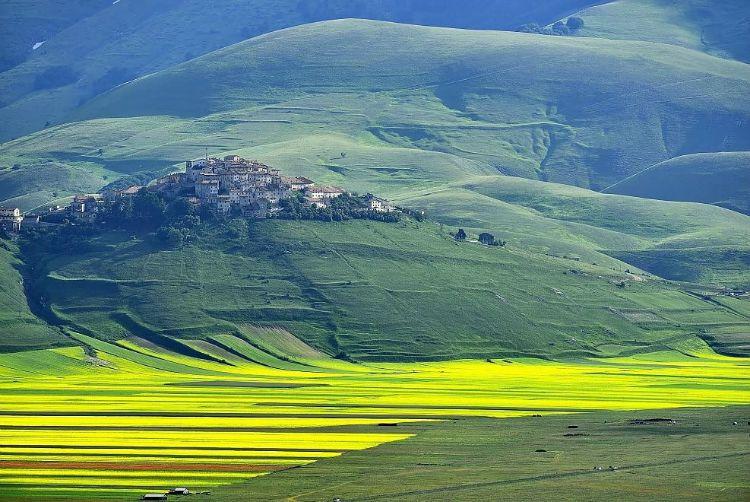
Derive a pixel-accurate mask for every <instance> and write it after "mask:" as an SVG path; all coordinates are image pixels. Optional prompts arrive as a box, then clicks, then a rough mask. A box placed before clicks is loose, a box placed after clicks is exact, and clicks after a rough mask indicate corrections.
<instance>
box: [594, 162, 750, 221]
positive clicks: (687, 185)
mask: <svg viewBox="0 0 750 502" xmlns="http://www.w3.org/2000/svg"><path fill="white" fill-rule="evenodd" d="M604 192H606V193H618V194H623V195H635V196H637V197H647V198H651V199H660V200H681V201H693V202H704V203H706V204H715V205H718V206H722V207H726V208H729V209H732V210H735V211H739V212H742V213H745V214H750V152H731V153H730V152H719V153H700V154H694V155H684V156H681V157H676V158H674V159H669V160H667V161H665V162H660V163H659V164H656V165H655V166H652V167H649V168H648V169H646V170H644V171H641V172H640V173H636V174H635V175H633V176H631V177H629V178H626V179H624V180H622V181H620V182H618V183H615V184H614V185H612V186H611V187H608V188H606V189H605V190H604Z"/></svg>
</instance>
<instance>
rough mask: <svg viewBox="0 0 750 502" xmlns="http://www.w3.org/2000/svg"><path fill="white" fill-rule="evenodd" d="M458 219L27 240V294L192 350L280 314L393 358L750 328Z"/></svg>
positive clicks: (649, 345)
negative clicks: (450, 224) (167, 243)
mask: <svg viewBox="0 0 750 502" xmlns="http://www.w3.org/2000/svg"><path fill="white" fill-rule="evenodd" d="M716 210H717V211H721V210H720V209H716ZM450 230H451V229H450V228H444V227H441V226H440V225H437V224H434V223H430V222H423V223H417V222H415V221H412V220H408V219H407V220H404V221H402V222H400V223H379V222H370V221H350V222H341V223H323V222H311V221H300V222H291V221H279V220H268V221H260V222H258V221H256V222H245V221H244V220H239V219H238V220H232V221H229V222H226V223H220V222H213V223H211V222H206V223H204V224H203V225H202V227H201V228H198V229H194V230H193V233H194V235H195V242H194V243H193V244H190V245H186V246H184V247H182V248H179V249H165V248H164V247H163V245H162V244H160V243H159V242H157V241H156V240H155V239H154V238H153V237H152V236H148V235H143V236H140V237H138V236H133V235H131V234H130V233H126V232H105V233H103V234H100V235H98V236H94V237H92V238H91V239H90V240H88V241H86V244H85V245H79V246H76V245H74V244H71V243H70V242H67V243H66V241H64V240H63V241H60V242H59V243H53V244H51V250H50V247H46V248H39V247H38V246H36V245H32V244H29V245H28V246H27V248H28V249H27V255H26V266H27V268H28V269H29V270H32V271H33V273H32V274H31V275H30V277H29V279H28V280H29V281H31V282H29V287H30V290H31V296H30V301H31V302H32V304H38V305H39V309H40V310H41V311H42V312H44V313H45V314H44V317H45V319H46V320H47V321H49V322H51V323H53V324H56V325H61V326H67V327H68V328H70V329H73V330H76V331H79V332H83V333H87V334H90V335H91V336H95V337H98V338H102V339H106V340H119V339H127V338H128V337H131V336H134V335H135V336H138V337H140V338H141V339H145V340H148V341H149V342H150V343H153V344H156V345H157V346H161V347H164V348H167V349H170V350H181V351H183V352H185V353H187V354H192V355H195V351H198V352H203V351H205V350H208V349H211V350H213V349H216V348H217V346H221V345H226V344H225V343H223V342H222V341H221V340H220V339H219V340H218V341H217V339H216V337H217V336H222V335H234V336H235V337H239V338H245V339H250V340H251V341H252V342H253V343H254V344H255V345H258V344H259V342H257V341H256V340H255V338H257V336H256V334H255V333H254V332H253V331H252V330H253V327H254V326H265V327H283V328H285V329H286V330H288V331H290V332H291V333H294V335H296V336H298V337H300V338H302V339H303V340H305V341H306V342H307V343H309V344H311V345H313V346H315V347H317V348H318V349H320V350H322V351H323V352H326V353H329V354H338V355H339V357H342V358H344V359H347V358H353V359H356V360H386V361H393V360H400V361H410V360H429V359H456V358H484V357H501V356H519V355H523V356H534V357H578V356H593V357H611V356H615V355H627V354H634V353H643V352H650V351H658V350H664V349H667V348H669V349H672V350H676V351H682V352H690V351H691V350H692V349H693V348H694V347H695V343H696V342H697V341H699V338H698V337H699V336H703V337H704V338H706V339H708V337H710V336H711V335H716V334H723V333H726V332H727V331H731V332H733V333H742V332H743V331H744V332H745V333H747V332H748V330H749V329H750V318H749V317H748V314H747V312H743V311H739V310H737V309H730V308H727V307H726V306H724V305H722V304H720V303H718V302H716V301H715V300H714V298H721V296H718V295H717V293H718V290H712V289H711V288H706V287H703V286H691V285H680V284H670V283H667V282H665V281H662V280H660V279H657V278H653V277H651V276H649V275H648V274H643V273H640V272H638V271H637V270H636V269H633V270H629V271H626V270H623V266H622V265H621V264H619V263H618V262H610V263H600V264H594V263H592V262H586V261H585V260H581V259H579V258H573V257H571V256H547V255H543V254H540V253H530V252H528V251H527V250H526V249H525V247H524V246H518V245H517V244H516V243H515V242H514V241H513V240H511V241H510V243H509V244H508V245H506V246H505V247H487V246H482V245H480V244H478V243H476V242H464V243H457V242H455V241H454V240H453V238H452V237H451V236H450V234H449V231H450ZM454 230H455V229H454ZM474 238H476V236H474ZM500 238H504V236H502V235H500ZM53 242H54V241H53ZM71 242H72V241H71ZM40 249H41V250H40ZM703 295H707V296H703ZM741 302H743V303H744V302H746V301H745V300H741ZM174 339H178V340H182V341H185V340H205V341H207V344H208V345H207V346H191V347H185V346H184V344H179V347H176V346H173V345H170V344H172V343H178V342H174V341H173V340H174ZM261 345H262V344H261ZM260 348H263V347H262V346H261V347H260ZM272 352H273V351H272ZM288 352H289V349H288V348H284V349H281V350H277V351H276V352H274V354H275V355H276V356H278V355H283V354H286V353H288ZM209 356H210V355H209ZM209 356H207V357H209ZM211 357H213V358H216V357H215V356H210V357H209V358H211ZM240 357H244V356H243V355H241V356H240ZM247 357H248V358H249V359H250V360H253V361H256V362H261V361H258V360H257V359H254V357H253V355H252V354H251V355H248V356H247ZM218 358H219V359H221V358H222V357H218Z"/></svg>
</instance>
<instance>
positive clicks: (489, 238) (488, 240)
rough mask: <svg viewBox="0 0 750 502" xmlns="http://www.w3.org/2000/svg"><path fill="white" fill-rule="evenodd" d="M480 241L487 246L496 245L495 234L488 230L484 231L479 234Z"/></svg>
mask: <svg viewBox="0 0 750 502" xmlns="http://www.w3.org/2000/svg"><path fill="white" fill-rule="evenodd" d="M479 242H481V243H482V244H484V245H486V246H494V245H495V236H494V235H492V234H489V233H487V232H482V233H481V234H479Z"/></svg>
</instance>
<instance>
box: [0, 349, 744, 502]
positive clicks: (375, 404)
mask: <svg viewBox="0 0 750 502" xmlns="http://www.w3.org/2000/svg"><path fill="white" fill-rule="evenodd" d="M78 337H79V339H80V340H82V341H85V342H87V343H88V344H90V346H95V350H96V352H95V356H93V355H92V352H91V350H88V351H84V349H83V348H79V347H74V348H63V349H51V350H43V351H35V352H23V353H16V354H4V355H2V356H0V499H6V500H17V499H19V498H21V499H26V498H37V497H39V498H47V499H49V498H50V497H53V498H54V499H65V498H68V499H70V500H88V499H97V500H102V499H114V500H135V499H136V498H137V497H138V496H139V494H142V493H145V492H149V491H162V490H165V489H169V488H171V487H173V486H189V487H190V488H191V489H193V490H210V489H212V487H217V486H219V485H228V484H233V483H238V482H242V481H245V480H248V479H250V478H252V477H255V476H262V475H265V474H268V473H272V472H275V471H279V470H285V469H290V468H293V467H296V466H302V465H306V464H310V463H312V462H315V461H317V460H321V459H326V458H330V457H335V456H339V455H342V454H345V453H347V452H350V451H355V450H366V449H369V448H372V447H375V446H378V445H381V444H384V443H388V442H396V441H401V440H404V439H406V438H408V437H410V436H411V435H412V434H410V433H407V432H406V431H405V428H399V427H398V426H397V424H399V423H400V424H404V423H406V422H415V421H420V422H422V421H443V420H449V419H454V418H461V417H491V418H498V419H502V418H510V417H520V416H528V415H532V414H541V415H550V414H561V413H576V412H584V411H595V410H644V409H663V408H679V407H714V406H725V405H732V404H746V403H748V402H750V362H748V361H746V360H743V359H736V358H734V359H733V358H728V357H723V356H718V355H715V354H713V353H711V352H708V351H703V352H701V353H700V354H699V357H687V356H682V355H679V354H672V353H662V354H660V353H657V354H650V355H648V356H645V355H644V356H639V357H631V358H622V359H606V360H580V361H576V362H550V361H543V360H532V359H526V360H523V359H514V360H488V361H475V360H463V361H451V362H430V363H377V364H375V363H372V364H354V363H348V362H343V361H338V360H334V359H330V358H326V357H321V356H320V355H316V354H311V358H310V359H303V358H301V357H300V358H298V359H297V360H295V361H286V362H285V364H286V366H287V368H293V369H284V368H274V367H269V366H262V365H259V364H253V363H250V362H247V361H245V362H241V361H239V360H236V361H231V364H230V362H227V361H225V362H214V361H207V360H200V359H196V358H191V357H188V356H184V355H181V354H177V353H171V352H168V351H166V350H163V349H162V350H159V349H156V348H153V347H151V348H150V347H148V346H147V344H145V343H143V342H142V341H139V340H127V341H122V342H120V343H119V344H110V343H106V342H101V341H94V340H92V339H89V338H88V337H84V336H83V335H78ZM295 365H296V366H295Z"/></svg>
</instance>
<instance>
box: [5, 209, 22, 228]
mask: <svg viewBox="0 0 750 502" xmlns="http://www.w3.org/2000/svg"><path fill="white" fill-rule="evenodd" d="M21 222H23V213H21V209H20V208H17V207H0V228H3V229H5V230H10V231H12V232H18V231H20V230H21Z"/></svg>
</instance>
